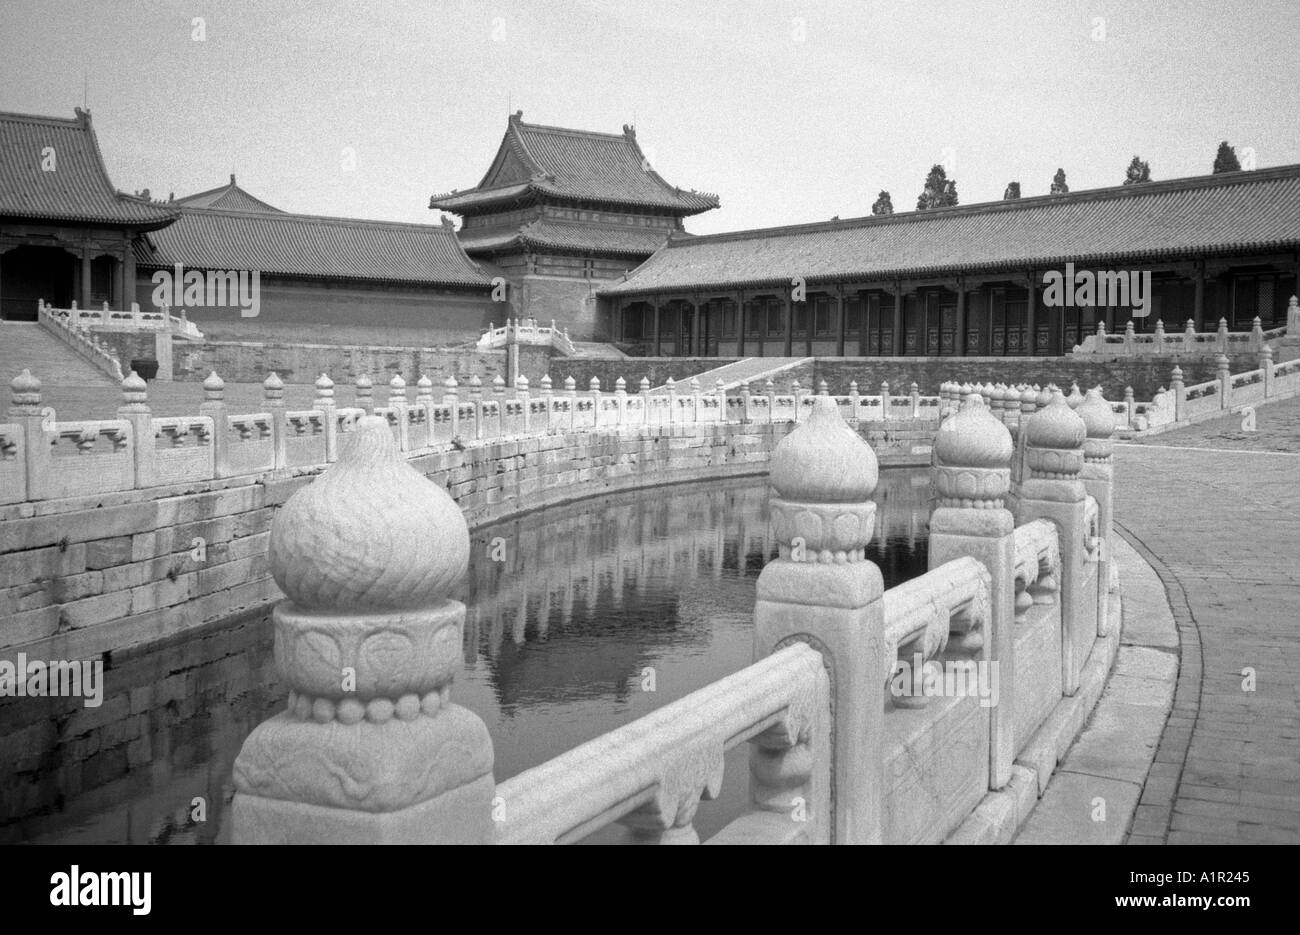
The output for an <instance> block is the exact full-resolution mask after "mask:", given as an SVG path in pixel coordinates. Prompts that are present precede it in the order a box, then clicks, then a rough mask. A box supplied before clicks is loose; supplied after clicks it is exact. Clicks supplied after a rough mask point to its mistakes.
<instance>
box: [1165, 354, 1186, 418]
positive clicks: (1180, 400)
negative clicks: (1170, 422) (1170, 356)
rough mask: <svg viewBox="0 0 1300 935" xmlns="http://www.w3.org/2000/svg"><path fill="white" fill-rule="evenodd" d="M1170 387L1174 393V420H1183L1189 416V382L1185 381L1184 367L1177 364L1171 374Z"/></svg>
mask: <svg viewBox="0 0 1300 935" xmlns="http://www.w3.org/2000/svg"><path fill="white" fill-rule="evenodd" d="M1169 389H1170V391H1171V392H1172V393H1173V394H1174V421H1175V422H1182V421H1183V420H1184V419H1186V418H1187V384H1186V383H1184V382H1183V368H1182V367H1180V366H1178V365H1177V364H1174V369H1173V372H1172V373H1171V374H1170V375H1169Z"/></svg>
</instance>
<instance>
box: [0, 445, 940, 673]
mask: <svg viewBox="0 0 1300 935" xmlns="http://www.w3.org/2000/svg"><path fill="white" fill-rule="evenodd" d="M791 427H792V426H791V425H790V424H788V423H777V424H763V425H737V424H712V425H710V424H704V425H676V426H646V427H643V428H641V429H639V430H637V431H636V432H632V431H627V432H626V433H624V434H618V433H596V432H593V433H582V434H567V435H551V436H544V437H540V438H539V437H533V438H524V439H518V440H512V441H492V442H484V443H480V444H471V445H469V446H468V447H466V448H465V449H464V450H461V451H455V450H449V451H445V452H438V453H435V454H429V455H424V456H421V457H418V458H414V459H413V460H412V464H414V465H415V466H416V467H417V468H418V469H420V470H421V471H423V472H424V473H425V474H426V475H428V476H429V477H430V478H431V479H432V480H434V481H435V482H436V483H438V484H440V485H442V486H444V487H446V488H447V490H448V491H449V492H450V493H451V494H452V496H453V497H454V498H455V499H456V501H457V503H458V504H459V505H460V507H461V509H462V510H463V511H464V512H465V515H466V518H467V519H468V520H469V523H470V525H471V526H477V525H481V524H484V523H489V522H494V521H496V520H499V519H502V518H505V517H507V516H509V515H511V514H514V513H517V512H520V511H523V510H532V509H536V508H538V507H543V506H549V505H552V504H556V503H561V502H564V501H567V500H574V499H578V498H582V497H588V496H593V495H595V494H600V493H607V492H610V491H617V490H625V489H630V488H634V487H643V486H648V485H654V484H664V483H677V482H681V481H689V480H702V479H708V478H713V477H725V476H736V475H743V474H760V473H764V472H765V471H766V469H767V460H768V457H769V455H770V453H771V450H772V448H773V447H774V446H775V445H776V442H777V441H779V440H780V439H781V438H782V437H784V436H785V434H786V433H787V432H788V431H789V430H790V429H791ZM860 430H861V431H862V432H863V434H864V435H865V436H866V437H867V438H868V439H869V440H870V441H871V443H872V445H873V447H875V449H876V452H877V454H878V455H879V457H880V460H881V463H883V464H902V463H925V462H926V461H928V457H929V454H928V449H926V448H921V449H919V450H917V451H914V450H913V448H914V447H915V446H925V445H928V444H929V442H930V440H931V438H932V436H933V432H934V426H933V423H924V422H911V421H895V422H891V423H889V424H888V428H887V430H886V428H885V427H884V426H883V425H880V426H872V425H869V424H864V425H863V426H862V427H861V429H860ZM312 476H313V475H310V474H307V475H302V476H298V477H268V478H264V479H261V480H256V481H254V480H253V479H250V478H234V479H230V480H227V481H214V482H210V483H208V484H206V485H203V489H202V491H201V492H193V491H194V487H193V486H192V485H191V486H190V487H189V488H181V487H176V488H170V490H169V489H167V488H156V489H153V490H150V491H124V492H122V493H117V494H109V495H104V496H100V497H95V498H82V499H79V500H61V501H51V502H42V503H37V504H19V505H14V506H9V507H3V508H0V618H3V619H4V626H3V628H2V629H0V653H2V654H3V656H4V657H5V658H12V657H13V656H14V654H15V653H16V652H17V651H19V650H20V649H21V650H22V651H24V652H27V654H28V656H29V657H30V658H43V659H84V658H93V657H95V656H98V655H99V654H101V653H111V652H117V651H120V650H123V649H124V648H128V647H131V646H137V645H141V644H145V643H150V642H154V641H157V640H163V639H167V638H169V637H173V636H176V635H178V634H181V633H184V632H186V631H188V630H191V629H193V628H196V627H199V626H202V625H204V624H206V623H211V622H215V621H219V620H224V619H229V618H231V617H233V616H237V615H238V614H239V613H241V612H242V611H247V610H251V609H255V608H258V607H261V606H264V605H265V604H266V603H267V602H269V601H272V600H275V599H276V598H278V597H279V596H280V593H279V591H278V589H277V588H276V586H275V584H274V582H273V581H272V580H271V579H270V577H269V573H268V569H267V562H266V548H267V540H268V538H269V530H270V527H271V519H272V517H273V515H274V513H275V510H276V509H277V508H278V507H279V506H280V504H282V503H284V502H285V500H287V499H288V498H289V496H290V495H292V494H293V493H294V491H296V490H298V489H299V488H300V487H302V486H303V485H305V484H307V483H310V481H311V479H312ZM34 512H35V513H36V515H32V514H33V513H34ZM199 540H201V543H200V541H199ZM200 548H201V551H199V550H200Z"/></svg>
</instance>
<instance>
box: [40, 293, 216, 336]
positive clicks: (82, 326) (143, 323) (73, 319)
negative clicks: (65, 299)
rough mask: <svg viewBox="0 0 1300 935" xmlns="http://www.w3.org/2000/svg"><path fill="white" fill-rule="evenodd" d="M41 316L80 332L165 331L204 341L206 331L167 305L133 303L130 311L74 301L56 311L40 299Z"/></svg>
mask: <svg viewBox="0 0 1300 935" xmlns="http://www.w3.org/2000/svg"><path fill="white" fill-rule="evenodd" d="M37 310H38V315H40V314H48V315H49V316H51V317H52V318H55V319H58V320H59V321H62V322H63V323H65V324H67V325H69V326H71V327H73V328H76V329H78V330H81V331H121V332H127V333H141V332H155V331H166V332H170V333H171V334H174V335H177V336H178V337H182V338H185V339H187V340H191V341H201V340H203V332H201V331H199V329H198V327H197V326H196V325H195V324H194V323H193V322H192V321H190V320H189V318H188V317H187V316H186V315H185V310H184V309H183V308H182V309H181V314H180V316H179V317H178V316H176V315H173V314H171V309H170V308H169V307H167V306H164V307H163V308H162V309H161V310H154V309H146V310H141V308H140V304H139V303H138V302H132V303H131V307H130V309H113V308H109V306H108V303H107V302H105V303H104V304H103V307H102V308H98V309H95V308H78V307H77V303H76V302H73V303H72V305H71V306H70V307H69V308H56V307H55V306H53V305H49V304H47V303H46V302H45V300H44V299H38V300H37Z"/></svg>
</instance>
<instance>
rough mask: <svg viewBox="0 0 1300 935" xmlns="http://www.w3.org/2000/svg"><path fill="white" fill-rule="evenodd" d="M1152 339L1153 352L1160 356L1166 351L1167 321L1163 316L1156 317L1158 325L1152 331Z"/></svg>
mask: <svg viewBox="0 0 1300 935" xmlns="http://www.w3.org/2000/svg"><path fill="white" fill-rule="evenodd" d="M1151 341H1152V348H1151V353H1152V354H1153V355H1155V356H1157V357H1158V356H1160V355H1161V354H1163V353H1164V352H1165V322H1164V319H1163V318H1157V319H1156V327H1155V330H1154V331H1152V333H1151Z"/></svg>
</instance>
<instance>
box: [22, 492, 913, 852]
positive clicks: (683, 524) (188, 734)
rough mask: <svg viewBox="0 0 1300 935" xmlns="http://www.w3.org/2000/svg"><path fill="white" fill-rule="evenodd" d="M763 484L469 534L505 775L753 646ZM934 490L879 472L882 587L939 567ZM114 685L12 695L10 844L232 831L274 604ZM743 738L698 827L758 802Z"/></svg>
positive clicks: (474, 638)
mask: <svg viewBox="0 0 1300 935" xmlns="http://www.w3.org/2000/svg"><path fill="white" fill-rule="evenodd" d="M767 497H768V489H767V487H766V479H765V478H737V479H734V480H727V481H711V482H705V483H698V484H688V485H679V486H673V487H660V488H653V489H648V490H642V491H635V492H630V493H620V494H617V495H611V496H606V497H598V498H593V499H589V500H583V501H580V502H577V503H572V504H567V505H564V506H559V507H554V508H550V509H545V510H540V511H538V512H535V513H531V514H528V515H525V516H522V517H519V518H517V519H514V520H508V521H505V522H501V523H496V524H493V525H491V526H485V527H482V528H480V529H478V530H476V531H474V532H473V533H472V534H471V539H472V551H471V564H470V574H469V576H468V579H467V581H466V583H465V585H464V586H463V588H462V593H461V594H459V595H458V596H459V597H460V598H461V599H462V600H463V601H465V603H466V605H467V607H468V612H467V618H466V627H465V661H464V669H463V671H462V673H461V674H460V676H459V677H458V678H457V680H456V683H455V684H454V686H453V687H452V698H453V700H454V701H456V702H457V703H459V704H461V705H464V706H465V707H467V708H469V709H471V710H473V711H474V712H476V713H477V714H478V715H479V716H480V717H482V718H483V719H484V721H486V722H487V725H488V727H489V729H490V731H491V734H492V739H493V743H494V745H495V748H496V770H495V772H496V776H497V779H498V780H500V779H505V778H508V777H510V776H513V775H515V774H516V773H518V772H520V771H522V770H524V769H528V768H529V767H532V766H535V765H537V764H538V763H541V762H543V761H545V760H547V759H549V758H550V757H552V756H555V755H556V754H558V753H561V752H563V751H564V750H567V749H569V748H571V747H573V746H576V745H577V744H579V743H582V742H583V741H586V740H590V739H591V738H593V737H595V736H597V735H599V734H601V733H604V732H606V731H608V730H612V729H613V728H615V727H618V726H619V725H622V724H626V723H628V722H629V721H632V720H634V719H636V718H637V717H640V716H641V715H643V714H645V713H647V712H649V711H651V710H653V709H654V708H657V707H659V706H661V705H663V704H667V703H668V702H671V701H673V700H675V699H677V698H680V697H682V696H683V695H686V694H688V693H689V692H691V691H694V690H695V689H697V688H699V687H701V686H703V685H705V684H707V683H709V682H711V681H714V680H716V679H719V678H721V677H723V676H725V675H728V674H730V673H732V672H735V671H737V670H738V669H741V668H743V667H744V666H745V665H747V664H748V663H749V662H750V661H751V654H752V647H751V642H750V640H751V614H752V610H753V605H754V585H755V581H756V580H757V578H758V573H759V571H760V570H761V569H762V567H763V565H764V564H765V563H766V562H767V561H768V560H769V558H771V557H772V556H774V555H775V553H776V546H775V542H774V541H773V540H772V538H771V536H770V533H769V530H768V522H767ZM927 497H928V477H927V473H926V472H925V471H924V470H903V469H891V470H885V471H882V472H881V482H880V486H879V489H878V490H877V493H876V500H877V503H878V504H879V507H880V508H879V510H878V511H877V518H876V522H877V528H876V536H875V538H874V539H873V541H872V545H871V547H870V549H869V556H870V558H871V559H872V560H873V561H875V562H876V563H877V564H879V565H880V567H881V569H882V571H883V573H884V577H885V586H886V587H890V586H892V585H894V584H897V583H898V582H900V581H903V580H906V579H907V578H910V577H913V576H915V575H917V574H920V573H921V572H923V571H924V570H925V565H926V540H925V528H926V521H927V518H928V505H927ZM104 683H105V692H104V699H103V704H101V705H100V706H99V707H98V708H84V707H83V706H82V705H81V703H80V699H26V698H22V699H19V698H5V699H0V756H3V758H4V760H3V761H4V762H5V763H7V764H9V769H8V771H7V772H6V773H5V775H4V778H3V780H0V782H2V783H3V785H2V786H0V842H3V843H10V842H17V841H41V842H84V843H90V842H106V843H107V842H112V843H128V842H129V843H160V844H161V843H224V842H226V841H227V840H228V839H229V833H230V828H229V823H230V822H229V814H230V812H229V807H230V800H231V796H232V795H233V792H234V790H233V786H232V784H231V779H230V773H231V764H232V763H233V761H234V758H235V756H236V754H238V752H239V748H240V745H241V743H242V742H243V739H244V737H245V736H246V735H247V734H248V732H249V731H250V730H251V729H252V728H253V727H254V726H255V725H256V724H257V723H258V722H260V721H261V720H263V719H264V718H266V717H269V716H270V715H271V714H273V713H275V712H276V711H277V710H278V709H279V708H281V707H282V706H283V705H284V700H285V691H284V689H283V688H282V687H281V686H280V685H279V683H278V680H277V679H276V677H275V671H274V666H273V664H272V660H271V630H270V623H269V613H265V612H263V613H260V614H257V615H255V616H251V617H246V618H243V619H239V620H234V621H230V622H228V623H226V624H224V625H222V626H220V627H217V628H208V629H205V630H203V631H201V632H198V633H191V634H188V635H187V636H186V637H185V638H184V639H182V640H178V641H175V642H173V643H170V644H166V645H161V646H153V647H149V648H147V649H145V650H142V651H137V652H134V653H132V654H130V655H119V656H116V657H115V658H113V659H112V660H111V664H109V665H106V668H105V673H104ZM746 756H747V751H746V749H744V748H740V749H737V750H734V751H732V752H731V754H729V755H728V757H727V761H726V778H725V781H724V790H723V794H722V796H721V797H720V798H719V799H718V800H717V801H716V802H708V803H704V805H702V806H701V809H700V813H699V820H698V821H697V827H698V828H699V829H700V832H701V836H707V835H708V834H710V833H712V832H713V831H715V830H717V829H718V828H719V827H721V826H722V825H723V824H725V823H726V821H728V820H730V818H732V817H734V816H735V815H736V814H739V813H740V812H741V811H742V810H743V808H744V807H745V803H746V801H747V797H748V770H747V766H746V759H745V758H746ZM200 819H201V820H200ZM617 833H618V831H617V829H607V830H606V831H605V832H602V834H601V835H599V836H598V838H599V839H605V840H608V839H610V838H612V837H614V836H616V835H617Z"/></svg>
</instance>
